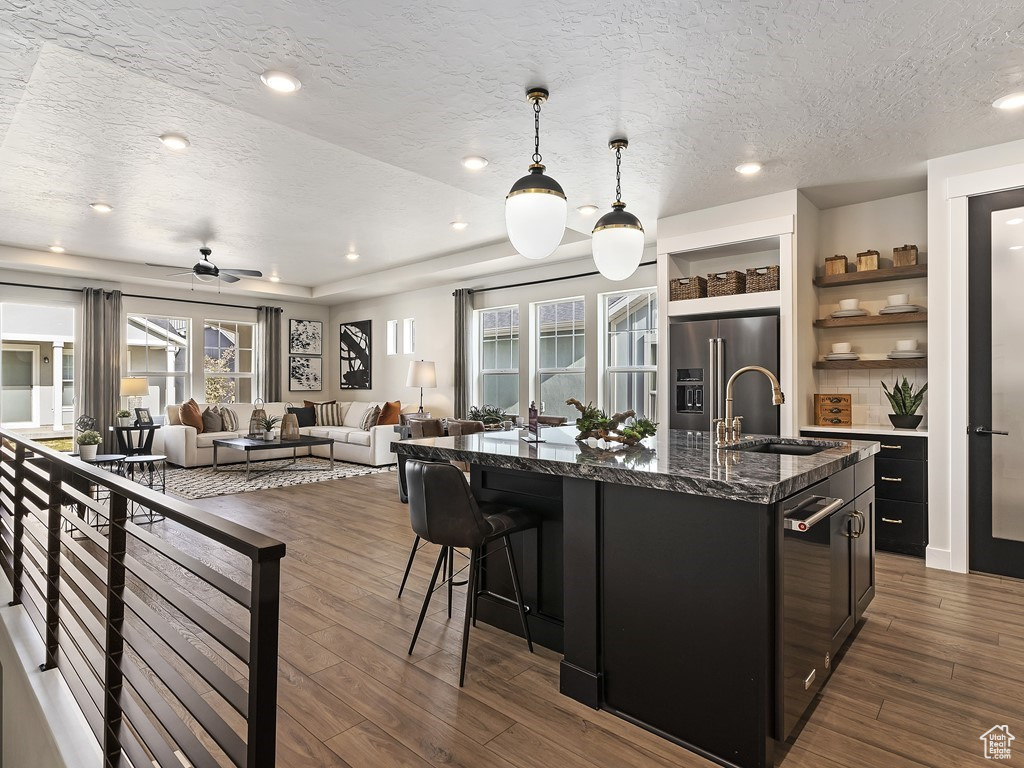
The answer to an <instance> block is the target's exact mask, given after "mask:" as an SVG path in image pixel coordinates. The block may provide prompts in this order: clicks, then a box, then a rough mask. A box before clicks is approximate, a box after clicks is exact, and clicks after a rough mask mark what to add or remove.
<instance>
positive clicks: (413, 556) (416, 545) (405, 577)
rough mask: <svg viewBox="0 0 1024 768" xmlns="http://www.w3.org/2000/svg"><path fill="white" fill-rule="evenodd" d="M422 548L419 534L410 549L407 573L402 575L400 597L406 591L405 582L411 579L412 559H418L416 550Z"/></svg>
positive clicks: (399, 589)
mask: <svg viewBox="0 0 1024 768" xmlns="http://www.w3.org/2000/svg"><path fill="white" fill-rule="evenodd" d="M419 548H420V537H419V536H417V537H416V538H415V539H414V540H413V542H412V549H410V550H409V562H408V563H406V564H405V574H404V575H403V576H402V586H400V587H399V588H398V599H399V600H401V599H402V593H403V592H404V591H405V582H407V581H408V580H409V571H411V570H412V561H413V560H415V559H416V551H417V550H418V549H419Z"/></svg>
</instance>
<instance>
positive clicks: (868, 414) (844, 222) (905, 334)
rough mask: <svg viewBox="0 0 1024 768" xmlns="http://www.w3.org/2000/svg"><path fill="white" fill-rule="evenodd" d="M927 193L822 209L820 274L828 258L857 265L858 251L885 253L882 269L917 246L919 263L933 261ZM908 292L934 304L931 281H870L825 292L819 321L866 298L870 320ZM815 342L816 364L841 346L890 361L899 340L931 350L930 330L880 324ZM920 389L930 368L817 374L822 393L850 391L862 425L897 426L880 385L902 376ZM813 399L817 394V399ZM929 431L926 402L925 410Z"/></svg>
mask: <svg viewBox="0 0 1024 768" xmlns="http://www.w3.org/2000/svg"><path fill="white" fill-rule="evenodd" d="M927 203H928V200H927V193H926V192H924V191H922V192H913V193H911V194H907V195H898V196H896V197H889V198H885V199H883V200H872V201H870V202H866V203H857V204H856V205H844V206H840V207H837V208H830V209H828V210H824V211H821V213H820V216H819V229H818V243H817V251H818V256H817V258H816V259H815V269H816V270H817V274H822V273H824V267H825V258H827V257H829V256H833V255H835V254H845V255H846V256H847V258H848V259H849V261H850V264H851V265H855V264H856V263H857V253H859V252H862V251H866V250H869V249H870V250H875V251H878V252H879V253H880V257H879V258H880V262H881V263H880V266H891V261H892V249H893V248H895V247H899V246H902V245H904V244H905V243H912V244H914V245H917V247H918V260H919V261H920V262H927V261H928V256H927V251H928V212H927ZM894 293H909V294H910V302H911V303H912V304H918V305H920V306H923V307H927V306H928V281H927V279H925V278H920V279H915V280H905V281H903V280H901V281H899V282H892V283H870V284H867V285H855V286H850V287H848V288H845V289H844V288H820V289H818V290H817V293H816V296H817V304H818V305H817V306H816V307H815V315H814V318H815V319H817V318H825V317H828V316H829V314H830V313H832V312H834V311H836V310H837V309H839V300H840V299H847V298H849V299H860V300H861V307H862V308H863V309H867V310H868V311H869V312H871V314H877V312H878V310H879V309H881V308H882V307H884V306H885V299H886V296H888V295H890V294H894ZM812 338H813V339H814V340H815V342H816V349H815V355H816V359H817V358H820V357H821V356H822V355H826V354H828V353H829V352H830V351H831V347H832V344H833V343H835V342H842V341H848V342H850V343H852V344H853V348H854V351H855V352H857V353H858V354H860V355H861V357H862V358H863V359H879V360H880V359H884V358H885V356H886V354H887V353H888V352H889V351H891V350H892V349H895V347H896V341H897V339H916V340H917V341H918V343H919V345H920V348H921V349H924V350H927V347H928V327H927V325H924V324H921V325H918V324H912V325H901V326H879V327H869V328H828V329H819V330H816V331H815V332H814V333H813V334H812ZM904 376H906V377H907V380H908V381H910V382H911V383H912V384H917V385H918V386H921V385H923V384H924V383H925V382H926V381H927V380H928V374H927V371H926V370H924V369H919V370H915V369H895V368H881V369H877V370H857V371H816V372H815V385H816V386H815V389H814V392H818V393H822V394H825V393H837V392H841V393H849V394H850V395H851V396H852V398H853V422H854V424H856V425H863V426H884V427H891V426H892V425H891V424H890V422H889V417H888V414H889V413H891V408H890V407H889V405H888V401H887V400H886V399H885V395H884V393H883V392H882V387H881V382H882V381H885V382H887V383H889V384H890V386H891V384H892V383H893V381H894V380H895V379H896V378H897V377H899V379H900V380H901V381H902V378H903V377H904ZM811 394H813V393H811ZM805 408H806V421H805V422H804V423H806V424H813V423H814V406H813V398H808V400H807V401H806V402H805ZM919 413H921V414H922V415H924V416H925V420H924V422H923V424H924V426H927V423H928V421H927V414H928V396H927V395H926V396H925V404H924V406H922V408H921V410H920V411H919Z"/></svg>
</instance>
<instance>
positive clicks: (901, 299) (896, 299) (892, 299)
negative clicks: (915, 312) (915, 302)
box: [885, 293, 910, 307]
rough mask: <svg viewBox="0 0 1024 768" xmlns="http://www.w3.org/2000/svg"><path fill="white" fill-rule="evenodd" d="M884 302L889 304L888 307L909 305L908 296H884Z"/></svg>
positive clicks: (903, 294) (899, 294)
mask: <svg viewBox="0 0 1024 768" xmlns="http://www.w3.org/2000/svg"><path fill="white" fill-rule="evenodd" d="M885 300H886V301H887V302H888V303H889V306H890V307H902V306H904V305H906V304H909V303H910V294H908V293H894V294H893V295H892V296H886V297H885Z"/></svg>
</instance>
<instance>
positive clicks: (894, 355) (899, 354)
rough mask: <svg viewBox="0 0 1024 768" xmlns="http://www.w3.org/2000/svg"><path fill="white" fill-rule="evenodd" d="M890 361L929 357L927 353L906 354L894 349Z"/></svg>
mask: <svg viewBox="0 0 1024 768" xmlns="http://www.w3.org/2000/svg"><path fill="white" fill-rule="evenodd" d="M886 357H888V358H889V359H890V360H917V359H918V358H922V357H928V353H927V352H904V351H902V350H897V349H894V350H893V351H892V352H890V353H889V354H888V355H886Z"/></svg>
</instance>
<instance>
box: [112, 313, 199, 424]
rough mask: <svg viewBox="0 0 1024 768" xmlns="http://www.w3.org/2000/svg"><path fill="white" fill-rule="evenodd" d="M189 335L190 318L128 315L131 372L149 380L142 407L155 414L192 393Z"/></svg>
mask: <svg viewBox="0 0 1024 768" xmlns="http://www.w3.org/2000/svg"><path fill="white" fill-rule="evenodd" d="M188 338H189V321H188V318H184V317H155V316H150V315H128V333H127V336H126V341H127V347H128V374H127V375H128V376H141V377H144V378H145V379H146V380H147V381H148V382H149V395H148V396H146V397H144V398H142V401H143V402H142V403H141V407H145V408H149V409H150V411H151V412H152V413H153V415H154V416H158V415H159V414H162V413H163V411H164V408H166V407H167V405H168V404H171V403H180V402H182V401H184V400H186V399H188V398H189V397H190V394H189V393H190V389H191V386H190V384H191V383H190V381H189V369H190V366H189V350H188Z"/></svg>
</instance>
